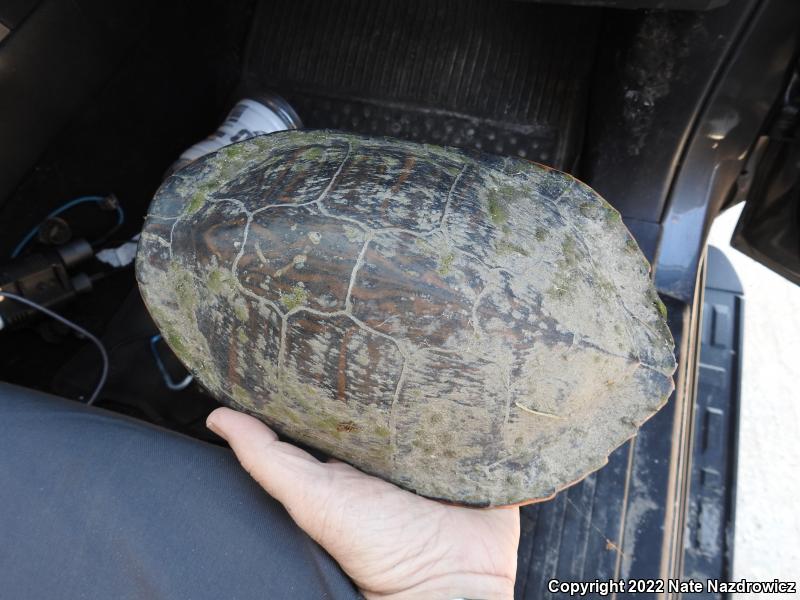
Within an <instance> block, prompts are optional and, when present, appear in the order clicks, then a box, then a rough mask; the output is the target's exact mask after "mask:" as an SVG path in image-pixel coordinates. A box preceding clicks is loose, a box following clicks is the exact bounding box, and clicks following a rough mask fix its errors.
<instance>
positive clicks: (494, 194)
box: [488, 190, 508, 227]
mask: <svg viewBox="0 0 800 600" xmlns="http://www.w3.org/2000/svg"><path fill="white" fill-rule="evenodd" d="M488 197H489V198H488V210H489V217H490V218H491V219H492V223H494V224H495V225H497V226H498V227H499V226H500V225H502V224H503V223H505V222H506V221H507V220H508V213H507V212H506V209H505V206H503V203H502V201H501V200H500V193H499V192H498V191H497V190H489V193H488Z"/></svg>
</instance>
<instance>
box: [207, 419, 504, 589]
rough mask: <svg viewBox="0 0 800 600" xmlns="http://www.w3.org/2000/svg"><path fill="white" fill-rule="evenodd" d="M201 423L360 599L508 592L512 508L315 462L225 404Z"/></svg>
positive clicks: (329, 463) (331, 462)
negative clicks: (426, 493)
mask: <svg viewBox="0 0 800 600" xmlns="http://www.w3.org/2000/svg"><path fill="white" fill-rule="evenodd" d="M207 425H208V427H209V429H211V430H212V431H214V432H215V433H217V434H218V435H220V436H221V437H223V438H225V440H227V442H228V443H229V444H230V446H231V448H233V451H234V452H235V453H236V457H237V458H238V459H239V462H241V463H242V466H243V467H244V468H245V469H246V470H247V471H248V473H250V475H252V476H253V478H254V479H255V480H256V481H257V482H258V483H259V484H261V486H262V487H263V488H264V489H265V490H266V491H267V492H269V494H270V495H272V496H273V497H274V498H275V499H276V500H278V501H279V502H280V503H281V504H283V506H284V507H286V510H287V511H289V514H290V515H291V517H292V518H293V519H294V520H295V522H296V523H297V524H298V525H299V526H300V527H301V528H302V529H303V530H305V531H306V533H308V534H309V535H310V536H311V537H312V538H314V540H316V541H317V542H318V543H319V544H320V545H321V546H322V547H323V548H325V549H326V550H327V551H328V553H329V554H330V555H331V556H332V557H333V558H334V559H335V560H336V561H337V562H338V563H339V565H340V566H341V567H342V569H343V570H344V571H345V573H347V574H348V575H349V576H350V578H351V579H352V580H353V581H354V582H355V584H356V585H357V586H358V588H359V589H360V590H361V592H362V593H363V594H364V595H365V596H366V597H367V598H369V599H378V598H381V599H384V598H425V599H436V598H442V599H448V600H452V599H453V598H487V599H489V598H492V599H493V598H512V597H513V595H514V578H515V576H516V568H517V545H518V543H519V510H518V509H517V508H503V509H493V510H482V509H474V508H464V507H459V506H450V505H446V504H442V503H440V502H436V501H433V500H428V499H426V498H422V497H421V496H417V495H415V494H412V493H410V492H407V491H405V490H401V489H400V488H398V487H397V486H395V485H392V484H391V483H387V482H385V481H383V480H381V479H378V478H377V477H372V476H370V475H366V474H364V473H362V472H361V471H359V470H357V469H355V468H353V467H351V466H349V465H347V464H345V463H342V462H339V461H333V460H332V461H329V462H325V463H323V462H320V461H318V460H317V459H316V458H314V457H313V456H311V455H310V454H309V453H307V452H305V451H304V450H301V449H300V448H298V447H296V446H293V445H291V444H287V443H285V442H280V441H278V438H277V436H276V435H275V433H273V432H272V430H270V429H269V428H268V427H267V426H266V425H264V424H263V423H261V422H260V421H258V420H257V419H255V418H253V417H250V416H248V415H245V414H243V413H239V412H236V411H234V410H231V409H228V408H219V409H217V410H215V411H214V412H212V413H211V414H210V415H209V417H208V420H207Z"/></svg>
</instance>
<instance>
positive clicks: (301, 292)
mask: <svg viewBox="0 0 800 600" xmlns="http://www.w3.org/2000/svg"><path fill="white" fill-rule="evenodd" d="M306 300H308V292H307V291H306V289H305V288H304V287H303V286H302V285H300V284H299V283H298V284H297V285H295V286H294V287H293V288H292V290H291V291H290V292H289V293H288V294H281V304H282V305H283V307H284V308H285V309H286V310H293V309H295V308H297V307H298V306H303V305H304V304H305V303H306Z"/></svg>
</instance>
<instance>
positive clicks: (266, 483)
mask: <svg viewBox="0 0 800 600" xmlns="http://www.w3.org/2000/svg"><path fill="white" fill-rule="evenodd" d="M206 424H207V426H208V427H209V429H211V430H212V431H214V432H215V433H217V434H218V435H219V436H221V437H223V438H224V439H225V440H226V441H227V442H228V444H229V445H230V446H231V448H232V449H233V451H234V453H235V454H236V458H238V459H239V462H241V463H242V466H243V467H244V468H245V469H246V470H247V472H248V473H250V475H252V476H253V478H254V479H255V480H256V481H257V482H258V483H259V484H260V485H261V487H263V488H264V489H265V490H266V491H267V492H268V493H269V494H270V495H271V496H272V497H273V498H275V499H276V500H278V501H279V502H280V503H281V504H283V505H284V506H285V507H286V509H287V510H288V511H289V513H290V514H291V515H292V517H293V518H294V519H295V520H296V521H297V522H298V524H299V525H300V526H301V527H303V526H304V525H306V524H307V523H308V516H309V514H310V513H311V512H312V511H313V510H314V508H315V506H318V505H319V503H320V502H324V501H325V498H326V497H327V496H326V495H327V494H328V492H329V487H330V473H329V472H328V471H327V469H326V467H325V464H323V463H321V462H319V461H318V460H317V459H316V458H314V457H313V456H311V455H310V454H309V453H308V452H305V451H303V450H301V449H300V448H298V447H296V446H293V445H291V444H287V443H284V442H280V441H278V436H277V435H275V433H274V432H273V431H272V430H271V429H270V428H269V427H267V426H266V425H265V424H264V423H262V422H261V421H259V420H258V419H255V418H254V417H251V416H249V415H246V414H244V413H240V412H237V411H234V410H231V409H229V408H218V409H217V410H215V411H214V412H212V413H211V414H210V415H209V416H208V419H207V420H206ZM309 533H311V532H309ZM312 535H313V533H312Z"/></svg>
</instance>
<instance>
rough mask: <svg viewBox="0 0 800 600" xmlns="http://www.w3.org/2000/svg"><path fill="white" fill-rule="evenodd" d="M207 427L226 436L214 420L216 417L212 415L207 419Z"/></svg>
mask: <svg viewBox="0 0 800 600" xmlns="http://www.w3.org/2000/svg"><path fill="white" fill-rule="evenodd" d="M206 427H208V428H209V429H210V430H211V431H213V432H214V433H216V434H217V435H218V436H220V437H225V436H223V435H222V430H221V429H220V428H219V427H217V424H216V423H215V422H214V419H213V418H212V416H211V415H209V416H208V418H207V419H206Z"/></svg>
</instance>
